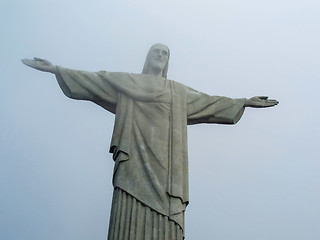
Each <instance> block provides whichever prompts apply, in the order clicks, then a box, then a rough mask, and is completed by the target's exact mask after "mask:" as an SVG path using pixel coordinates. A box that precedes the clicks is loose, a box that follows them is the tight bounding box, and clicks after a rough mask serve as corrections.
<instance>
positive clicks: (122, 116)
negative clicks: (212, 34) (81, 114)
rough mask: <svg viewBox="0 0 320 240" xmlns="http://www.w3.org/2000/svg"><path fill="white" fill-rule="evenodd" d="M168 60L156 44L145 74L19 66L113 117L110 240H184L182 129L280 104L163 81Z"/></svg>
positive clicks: (33, 63) (41, 63)
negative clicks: (40, 74)
mask: <svg viewBox="0 0 320 240" xmlns="http://www.w3.org/2000/svg"><path fill="white" fill-rule="evenodd" d="M169 56H170V52H169V49H168V47H167V46H165V45H163V44H155V45H153V46H152V47H151V49H150V51H149V52H148V55H147V58H146V62H145V65H144V68H143V71H142V74H132V73H122V72H107V71H100V72H86V71H79V70H71V69H66V68H63V67H59V66H55V65H53V64H51V63H50V62H49V61H47V60H44V59H39V58H34V60H30V59H24V60H22V62H23V63H24V64H26V65H27V66H29V67H32V68H35V69H37V70H40V71H44V72H51V73H53V74H55V76H56V78H57V80H58V83H59V85H60V88H61V89H62V91H63V93H64V94H65V95H66V96H68V97H69V98H73V99H79V100H89V101H92V102H94V103H96V104H98V105H99V106H101V107H103V108H104V109H106V110H107V111H109V112H111V113H113V114H115V124H114V130H113V135H112V140H111V146H110V153H112V154H113V160H114V161H115V165H114V173H113V186H114V193H113V200H112V209H111V216H110V224H109V233H108V240H124V239H131V240H133V239H135V240H139V239H158V240H165V239H170V240H173V239H174V240H181V239H183V238H184V212H185V209H186V206H187V204H188V201H189V198H188V156H187V125H188V124H198V123H218V124H235V123H236V122H238V121H239V119H240V118H241V116H242V114H243V112H244V109H245V108H246V107H254V108H264V107H272V106H275V105H277V104H278V101H276V100H269V99H268V98H267V97H253V98H250V99H245V98H242V99H231V98H227V97H219V96H209V95H207V94H205V93H201V92H198V91H196V90H193V89H191V88H189V87H187V86H185V85H183V84H180V83H178V82H175V81H172V80H168V79H167V71H168V63H169Z"/></svg>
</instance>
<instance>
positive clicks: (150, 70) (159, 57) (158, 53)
mask: <svg viewBox="0 0 320 240" xmlns="http://www.w3.org/2000/svg"><path fill="white" fill-rule="evenodd" d="M169 57H170V51H169V48H168V47H167V46H166V45H164V44H161V43H157V44H154V45H153V46H152V47H151V48H150V50H149V52H148V55H147V58H146V61H145V63H144V67H143V70H142V73H143V74H154V73H159V72H160V73H161V74H160V75H161V76H162V77H163V78H167V72H168V65H169Z"/></svg>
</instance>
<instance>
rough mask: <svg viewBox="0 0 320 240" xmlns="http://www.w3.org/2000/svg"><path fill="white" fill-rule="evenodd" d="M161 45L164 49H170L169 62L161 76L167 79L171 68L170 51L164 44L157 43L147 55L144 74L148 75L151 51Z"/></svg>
mask: <svg viewBox="0 0 320 240" xmlns="http://www.w3.org/2000/svg"><path fill="white" fill-rule="evenodd" d="M159 45H161V46H164V47H166V48H167V49H168V61H167V63H166V65H165V67H164V69H163V71H162V74H161V76H162V77H163V78H167V73H168V68H169V58H170V50H169V48H168V47H167V46H166V45H165V44H162V43H156V44H154V45H152V46H151V48H150V50H149V52H148V54H147V57H146V61H145V62H144V66H143V70H142V73H143V74H146V73H147V72H148V68H149V58H150V54H151V51H152V50H153V48H155V47H156V46H159Z"/></svg>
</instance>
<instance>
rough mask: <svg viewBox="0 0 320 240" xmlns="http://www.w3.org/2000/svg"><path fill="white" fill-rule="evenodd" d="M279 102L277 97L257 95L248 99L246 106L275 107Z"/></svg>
mask: <svg viewBox="0 0 320 240" xmlns="http://www.w3.org/2000/svg"><path fill="white" fill-rule="evenodd" d="M278 103H279V102H278V101H277V100H275V99H268V97H267V96H256V97H252V98H250V99H246V101H245V104H244V106H245V107H253V108H266V107H273V106H275V105H277V104H278Z"/></svg>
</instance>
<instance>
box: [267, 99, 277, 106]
mask: <svg viewBox="0 0 320 240" xmlns="http://www.w3.org/2000/svg"><path fill="white" fill-rule="evenodd" d="M268 102H270V103H272V104H275V105H277V104H278V103H279V102H278V101H277V100H275V99H269V100H268Z"/></svg>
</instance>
